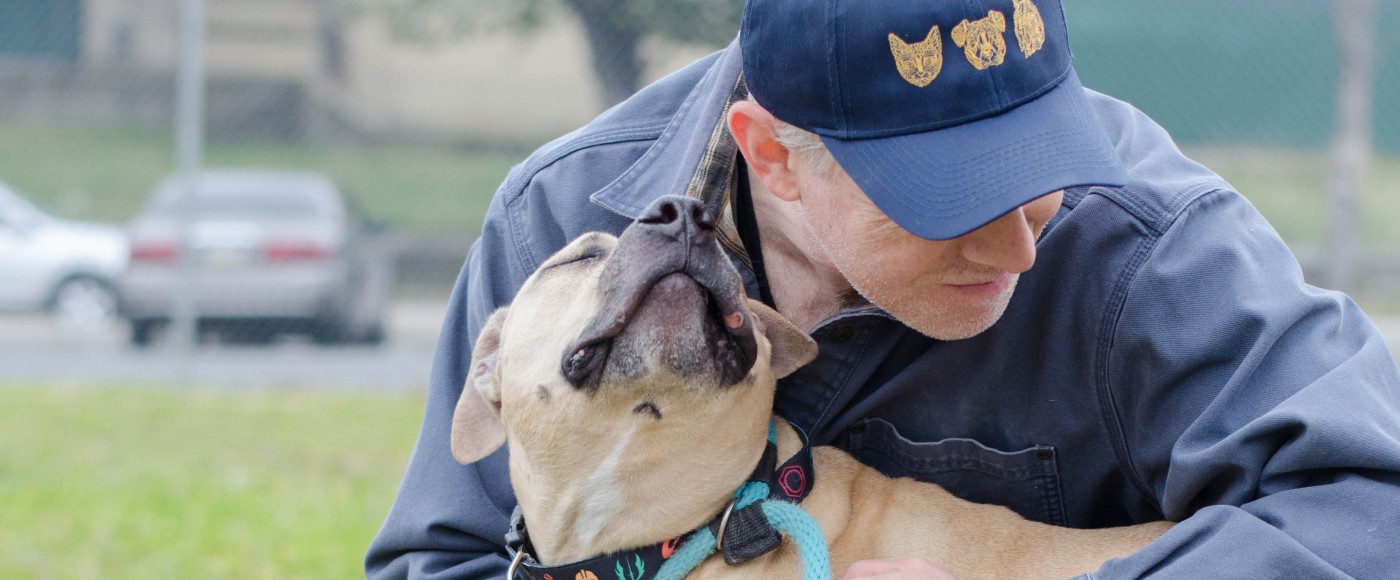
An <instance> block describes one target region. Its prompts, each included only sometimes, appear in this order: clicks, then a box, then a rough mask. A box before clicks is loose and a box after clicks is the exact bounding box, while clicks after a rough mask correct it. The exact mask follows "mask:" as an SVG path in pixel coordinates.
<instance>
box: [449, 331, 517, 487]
mask: <svg viewBox="0 0 1400 580" xmlns="http://www.w3.org/2000/svg"><path fill="white" fill-rule="evenodd" d="M505 320H506V309H505V308H501V309H498V310H496V311H495V312H493V313H491V317H490V318H487V319H486V326H485V327H483V328H482V329H481V335H480V336H479V337H477V339H476V347H475V348H473V349H472V362H471V366H470V367H468V368H469V369H470V370H468V371H467V381H466V384H465V385H462V396H461V397H460V398H458V399H457V410H456V411H454V412H453V414H452V456H453V457H455V458H457V461H460V462H462V463H473V462H475V461H478V460H480V459H481V458H483V457H486V456H487V455H490V454H491V453H492V452H493V451H495V450H496V449H499V448H500V447H501V444H503V443H505V441H506V432H505V429H503V428H502V427H501V386H500V385H499V384H498V383H497V382H496V361H497V359H498V358H499V355H500V350H501V325H502V324H504V323H505Z"/></svg>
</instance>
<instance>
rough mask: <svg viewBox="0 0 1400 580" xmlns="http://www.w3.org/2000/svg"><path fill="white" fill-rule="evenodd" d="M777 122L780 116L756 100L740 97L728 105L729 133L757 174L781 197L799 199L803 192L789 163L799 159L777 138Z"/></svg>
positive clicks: (768, 187) (766, 187)
mask: <svg viewBox="0 0 1400 580" xmlns="http://www.w3.org/2000/svg"><path fill="white" fill-rule="evenodd" d="M778 122H779V121H778V119H777V117H774V116H773V114H772V113H769V112H768V110H767V109H764V108H763V107H762V106H760V105H759V104H758V103H755V102H753V101H749V100H739V101H736V102H735V103H734V104H733V105H730V106H729V133H730V134H732V135H733V136H734V141H735V142H736V143H738V144H739V151H740V152H741V153H743V155H744V161H745V162H746V163H748V165H749V168H750V169H752V170H753V172H754V175H757V176H758V179H759V181H761V182H763V187H764V188H765V189H767V190H768V191H770V192H772V193H773V195H776V196H778V198H779V199H782V200H783V201H797V199H798V198H799V197H801V196H800V192H799V191H798V188H797V181H796V179H795V176H794V175H793V172H792V164H791V163H790V162H792V161H796V160H795V159H792V153H791V152H790V151H788V149H787V147H784V146H783V144H782V143H779V142H778V138H777V135H778V134H777V130H776V123H778Z"/></svg>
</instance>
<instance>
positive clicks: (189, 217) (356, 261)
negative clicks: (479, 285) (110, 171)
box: [119, 171, 392, 346]
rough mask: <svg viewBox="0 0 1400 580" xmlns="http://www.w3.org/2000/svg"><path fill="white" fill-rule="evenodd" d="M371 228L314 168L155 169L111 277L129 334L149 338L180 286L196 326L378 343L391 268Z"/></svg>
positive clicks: (259, 335) (242, 338) (227, 333)
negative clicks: (159, 173) (155, 179)
mask: <svg viewBox="0 0 1400 580" xmlns="http://www.w3.org/2000/svg"><path fill="white" fill-rule="evenodd" d="M182 224H185V227H184V228H182ZM182 231H183V232H184V239H183V241H182ZM373 234H374V232H372V231H370V229H369V228H367V227H366V226H365V224H363V223H362V222H361V220H360V218H359V217H358V216H357V215H356V213H355V212H354V211H353V209H352V208H351V207H350V206H349V205H348V204H347V201H346V198H345V196H344V195H342V193H341V192H340V190H339V189H338V188H337V187H336V185H335V183H333V182H332V181H331V179H330V178H328V177H326V176H324V175H321V174H317V173H309V172H293V171H204V172H201V173H199V174H198V175H197V176H196V177H195V178H194V179H193V180H186V179H179V178H176V177H171V178H169V179H166V180H165V181H164V182H162V183H161V184H160V185H158V186H157V187H156V189H155V192H154V193H153V194H152V196H151V199H150V200H149V202H148V203H147V204H146V206H145V208H144V209H142V211H141V212H140V214H138V215H137V216H136V217H135V218H134V219H133V220H132V222H131V224H130V226H129V227H128V228H127V235H128V236H129V238H130V239H131V265H130V267H129V268H128V269H127V272H126V274H125V275H124V276H123V277H122V278H121V281H120V284H119V288H120V291H121V298H122V307H123V312H124V313H125V314H126V315H127V316H128V317H129V318H130V321H131V342H132V343H133V344H135V345H138V346H141V345H146V344H149V343H150V342H151V341H152V339H153V337H154V336H155V335H156V334H158V333H159V332H160V331H161V330H162V329H163V328H165V327H167V326H168V324H169V322H170V320H171V317H172V313H173V312H174V311H175V308H176V303H177V297H178V296H180V293H181V292H189V293H190V294H189V296H190V297H191V298H190V300H191V303H192V305H193V310H194V315H195V319H196V321H197V328H198V331H199V333H200V335H201V336H203V335H207V334H210V333H212V334H214V335H216V336H218V337H220V338H223V339H225V340H226V341H235V342H243V343H260V342H268V341H270V340H272V339H273V338H275V337H276V336H278V335H280V334H283V333H305V334H309V335H310V336H311V337H312V338H313V339H315V340H316V341H317V342H321V343H340V342H361V343H378V342H380V341H381V340H382V339H383V337H384V320H385V315H386V311H387V306H388V301H389V294H390V290H391V286H392V270H391V265H390V260H389V259H388V255H387V251H386V248H385V247H384V244H378V243H376V240H378V239H381V238H380V237H378V236H375V235H373ZM186 248H188V251H189V255H188V256H185V255H183V253H184V252H185V249H186ZM186 260H188V262H187V263H186V262H185V261H186Z"/></svg>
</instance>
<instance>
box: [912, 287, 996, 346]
mask: <svg viewBox="0 0 1400 580" xmlns="http://www.w3.org/2000/svg"><path fill="white" fill-rule="evenodd" d="M1015 289H1016V282H1015V281H1014V280H1013V281H1012V282H1011V284H1010V285H1008V286H1007V288H1006V290H1004V291H1003V292H1002V293H1001V294H999V295H997V296H996V297H995V298H992V299H990V300H986V301H982V302H981V303H978V304H969V305H966V306H964V307H962V308H950V307H949V305H947V304H943V305H937V306H933V307H925V308H911V309H910V310H911V312H905V313H899V312H895V311H893V310H890V309H886V311H887V312H889V313H890V315H891V316H894V317H895V319H897V320H899V321H900V322H903V323H904V324H905V326H908V327H909V328H912V329H914V330H916V331H918V332H919V334H922V335H924V336H927V337H929V338H933V339H937V340H963V339H967V338H972V337H974V336H977V335H979V334H982V333H983V332H986V331H987V329H989V328H991V327H992V325H994V324H996V323H997V321H998V320H1001V317H1002V315H1003V314H1005V313H1006V307H1007V306H1008V305H1009V304H1010V303H1011V295H1012V292H1013V291H1014V290H1015Z"/></svg>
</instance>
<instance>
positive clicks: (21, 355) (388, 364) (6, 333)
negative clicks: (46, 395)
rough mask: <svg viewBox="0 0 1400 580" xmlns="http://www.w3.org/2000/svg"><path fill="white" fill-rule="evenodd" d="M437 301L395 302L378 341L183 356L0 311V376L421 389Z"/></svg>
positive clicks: (114, 331) (114, 334)
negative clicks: (382, 339) (378, 343)
mask: <svg viewBox="0 0 1400 580" xmlns="http://www.w3.org/2000/svg"><path fill="white" fill-rule="evenodd" d="M445 308H446V305H445V304H443V303H441V302H401V303H398V304H395V305H394V308H393V310H392V311H391V317H390V322H389V325H388V328H387V335H388V337H387V340H386V341H385V343H384V344H383V345H382V346H376V347H368V346H348V347H334V348H327V347H321V346H317V345H314V344H311V343H309V342H307V341H305V340H301V339H298V338H295V337H287V338H286V339H282V340H280V341H278V342H276V343H274V344H272V345H268V346H224V345H217V344H215V345H204V346H202V347H201V348H199V349H198V350H197V351H195V353H194V356H193V357H191V358H189V359H185V358H183V357H180V356H178V354H177V353H175V352H172V351H170V350H168V349H162V348H159V346H157V347H154V348H151V349H141V350H138V349H134V348H131V347H129V346H128V345H127V343H126V328H125V326H122V325H117V326H113V327H111V328H106V329H101V330H97V331H91V330H90V331H79V330H76V329H64V328H58V327H55V326H54V325H53V324H52V323H50V321H49V320H48V319H46V318H43V317H40V316H13V315H10V316H0V380H3V381H17V382H25V381H79V382H88V381H101V382H104V383H132V384H151V383H157V384H167V385H171V386H179V385H181V384H192V385H200V386H227V387H266V386H272V387H280V386H308V387H315V386H334V387H352V388H374V389H395V390H409V389H419V390H421V389H424V388H425V387H426V386H427V383H428V372H429V368H430V366H431V364H432V353H433V348H434V343H435V342H436V339H437V332H438V327H439V325H440V324H441V322H442V314H443V311H444V310H445Z"/></svg>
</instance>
